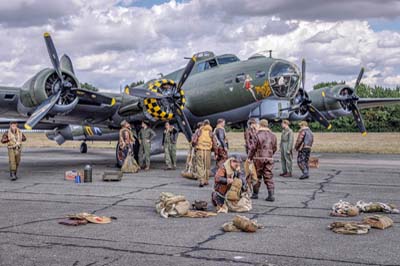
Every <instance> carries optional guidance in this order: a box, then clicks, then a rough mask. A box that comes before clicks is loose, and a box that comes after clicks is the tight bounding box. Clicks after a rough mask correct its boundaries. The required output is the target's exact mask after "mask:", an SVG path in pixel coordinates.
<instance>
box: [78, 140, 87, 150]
mask: <svg viewBox="0 0 400 266" xmlns="http://www.w3.org/2000/svg"><path fill="white" fill-rule="evenodd" d="M79 151H80V152H81V153H87V151H88V147H87V144H86V142H82V144H81V147H80V148H79Z"/></svg>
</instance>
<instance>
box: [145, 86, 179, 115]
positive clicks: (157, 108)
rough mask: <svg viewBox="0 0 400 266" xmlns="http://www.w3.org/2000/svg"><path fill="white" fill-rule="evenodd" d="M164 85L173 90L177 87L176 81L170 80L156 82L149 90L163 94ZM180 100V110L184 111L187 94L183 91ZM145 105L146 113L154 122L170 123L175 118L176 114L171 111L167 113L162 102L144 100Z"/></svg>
mask: <svg viewBox="0 0 400 266" xmlns="http://www.w3.org/2000/svg"><path fill="white" fill-rule="evenodd" d="M163 85H171V88H173V87H175V86H176V83H175V81H173V80H170V79H160V80H156V81H154V82H152V83H150V84H149V85H148V88H149V90H151V91H153V92H156V93H162V90H163V88H162V86H163ZM180 96H181V97H180V100H178V103H179V106H180V108H181V109H182V110H183V108H184V105H185V101H186V100H185V93H184V91H183V90H181V91H180ZM144 105H145V109H146V112H147V113H148V114H149V115H150V116H151V117H152V118H153V119H154V120H162V121H168V120H171V119H172V118H174V114H173V113H172V112H171V111H170V112H167V111H165V108H164V106H163V105H162V103H161V100H157V99H153V98H149V99H144Z"/></svg>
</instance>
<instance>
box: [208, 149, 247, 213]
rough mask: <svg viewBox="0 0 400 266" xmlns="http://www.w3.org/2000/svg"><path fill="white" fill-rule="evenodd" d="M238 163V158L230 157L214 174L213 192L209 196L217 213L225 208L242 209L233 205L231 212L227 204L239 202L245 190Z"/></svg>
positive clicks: (239, 160)
mask: <svg viewBox="0 0 400 266" xmlns="http://www.w3.org/2000/svg"><path fill="white" fill-rule="evenodd" d="M240 163H241V159H240V157H239V156H231V157H230V158H229V159H228V160H226V161H225V163H224V164H223V165H222V166H221V167H220V168H219V169H218V170H217V173H216V174H215V185H214V192H212V194H211V200H212V203H213V205H214V206H216V207H217V211H220V210H221V208H224V207H225V206H226V207H227V208H229V209H230V210H231V211H237V210H235V208H238V207H240V208H243V206H237V204H235V206H234V208H233V209H234V210H232V208H231V207H230V206H231V205H230V204H227V203H229V202H234V203H237V202H239V200H240V199H241V194H242V192H243V191H245V190H246V181H245V180H242V178H241V175H240ZM250 204H251V203H250ZM226 211H227V210H226Z"/></svg>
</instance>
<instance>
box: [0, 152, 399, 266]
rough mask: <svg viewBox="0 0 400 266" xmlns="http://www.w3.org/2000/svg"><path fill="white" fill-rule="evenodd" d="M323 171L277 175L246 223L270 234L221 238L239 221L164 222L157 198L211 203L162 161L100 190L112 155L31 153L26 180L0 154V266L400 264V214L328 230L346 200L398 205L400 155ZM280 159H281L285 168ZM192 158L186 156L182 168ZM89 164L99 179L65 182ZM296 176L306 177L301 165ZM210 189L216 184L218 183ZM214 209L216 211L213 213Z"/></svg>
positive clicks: (340, 162) (338, 160)
mask: <svg viewBox="0 0 400 266" xmlns="http://www.w3.org/2000/svg"><path fill="white" fill-rule="evenodd" d="M314 155H315V156H317V157H319V158H320V168H318V169H312V171H311V178H310V179H308V180H304V181H301V180H298V179H297V178H282V177H278V174H279V172H280V163H276V164H275V170H274V172H275V182H276V201H275V202H273V203H271V202H266V201H264V198H265V197H266V196H267V195H266V188H265V186H264V185H263V186H262V188H261V195H260V196H261V197H260V199H259V200H255V201H253V210H252V211H251V212H249V213H245V214H244V215H245V216H247V217H249V218H252V219H257V221H258V222H259V223H261V224H263V225H264V226H265V228H264V229H261V230H259V231H258V232H256V233H252V234H251V233H224V232H223V231H221V226H222V224H223V223H225V222H227V221H230V220H231V219H232V217H233V216H234V215H235V214H234V213H229V214H220V215H218V216H216V217H212V218H206V219H190V218H169V219H164V218H161V217H160V216H159V215H158V214H157V213H156V212H155V201H156V200H157V199H158V197H159V194H160V192H164V191H165V192H173V193H176V194H183V195H185V196H186V197H187V198H188V199H189V200H190V201H194V200H195V199H201V200H207V201H210V194H211V191H212V185H210V186H208V187H204V188H199V187H198V184H197V182H196V181H193V180H188V179H184V178H182V177H181V176H180V170H177V171H164V170H163V168H164V165H163V157H162V156H155V157H153V158H152V161H153V164H152V168H153V169H152V170H151V171H149V172H140V173H138V174H134V175H125V176H124V178H123V180H122V181H121V182H112V183H110V182H102V181H101V175H102V173H103V172H104V171H110V170H115V167H114V164H115V162H114V156H115V155H114V152H113V151H112V150H101V149H96V150H95V149H93V150H90V149H89V152H88V154H80V153H79V152H78V151H77V150H72V149H62V148H58V149H25V150H24V153H23V157H22V164H21V168H20V172H19V175H20V178H19V179H18V181H16V182H11V181H9V177H8V158H7V151H6V149H4V148H2V149H0V170H1V171H0V213H1V215H0V265H2V266H3V265H4V266H5V265H7V266H8V265H18V266H23V265H40V266H46V265H52V266H53V265H71V266H81V265H87V266H88V265H92V266H100V265H103V266H105V265H318V266H319V265H329V266H334V265H335V266H336V265H338V266H344V265H400V252H399V251H400V248H399V247H400V224H399V223H400V215H394V214H392V215H389V216H390V217H391V218H392V219H393V220H394V221H395V224H394V226H393V227H392V228H389V229H386V230H377V229H373V230H371V231H370V233H369V234H367V235H339V234H335V233H333V232H331V231H329V230H328V229H327V227H328V225H329V224H330V223H331V222H333V221H337V220H361V219H362V217H364V216H365V214H362V215H360V216H358V217H354V218H333V217H330V216H329V212H330V208H331V206H332V204H334V203H336V202H337V201H339V200H340V199H344V200H346V201H350V202H356V201H358V200H364V201H380V202H391V203H395V204H397V206H400V155H365V154H343V155H339V154H314ZM278 158H279V154H278V155H277V156H276V159H277V160H278ZM184 161H185V153H184V152H180V156H179V169H182V168H183V166H184ZM85 164H91V165H92V166H93V169H94V181H93V183H89V184H75V183H73V182H71V181H64V179H63V178H64V171H66V170H71V169H79V168H83V167H84V165H85ZM295 169H296V171H295V172H294V174H295V176H299V175H300V173H299V171H298V170H297V168H296V167H295ZM211 184H213V182H212V181H211ZM209 205H210V209H213V208H212V206H211V203H210V204H209ZM78 212H91V213H95V214H97V215H105V216H115V217H117V218H118V219H117V220H115V221H113V222H112V223H110V224H105V225H96V224H88V225H84V226H78V227H68V226H63V225H60V224H58V222H59V221H60V220H61V219H62V218H63V217H65V216H66V215H67V214H72V213H78Z"/></svg>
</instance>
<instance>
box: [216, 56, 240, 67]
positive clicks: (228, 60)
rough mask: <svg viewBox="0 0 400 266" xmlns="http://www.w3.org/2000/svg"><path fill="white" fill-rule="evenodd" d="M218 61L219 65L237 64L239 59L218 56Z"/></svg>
mask: <svg viewBox="0 0 400 266" xmlns="http://www.w3.org/2000/svg"><path fill="white" fill-rule="evenodd" d="M217 60H218V64H220V65H225V64H230V63H233V62H238V61H240V60H239V58H237V57H236V56H233V55H232V56H220V57H217Z"/></svg>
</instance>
